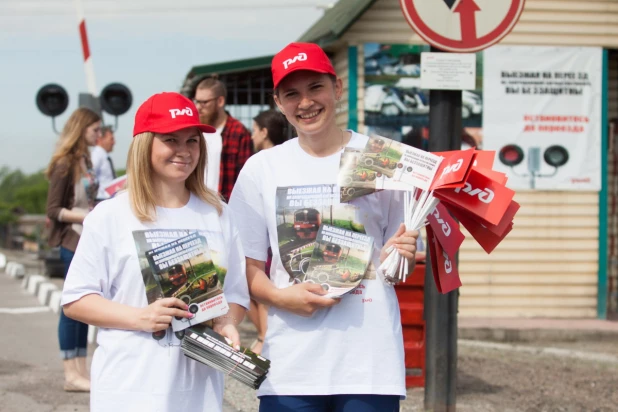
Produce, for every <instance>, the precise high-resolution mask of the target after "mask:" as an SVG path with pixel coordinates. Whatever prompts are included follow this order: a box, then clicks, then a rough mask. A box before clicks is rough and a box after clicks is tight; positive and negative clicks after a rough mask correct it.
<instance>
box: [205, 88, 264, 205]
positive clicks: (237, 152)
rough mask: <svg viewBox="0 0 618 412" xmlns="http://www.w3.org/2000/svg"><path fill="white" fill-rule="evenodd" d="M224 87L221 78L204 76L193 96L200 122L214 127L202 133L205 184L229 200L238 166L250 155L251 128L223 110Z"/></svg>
mask: <svg viewBox="0 0 618 412" xmlns="http://www.w3.org/2000/svg"><path fill="white" fill-rule="evenodd" d="M226 96H227V90H226V88H225V85H224V84H223V82H222V81H220V80H218V79H216V78H207V79H204V80H202V81H201V82H199V83H198V85H197V88H196V90H195V98H194V99H193V101H194V103H195V106H196V107H197V110H198V112H199V115H200V122H201V123H202V124H208V125H211V126H213V127H214V128H215V129H217V133H204V138H205V139H206V145H207V151H208V166H207V167H206V169H207V170H205V171H204V172H205V174H206V176H205V181H206V185H207V186H208V187H209V188H210V189H213V190H216V191H218V192H219V193H221V195H222V196H223V198H224V199H225V200H226V201H228V200H229V198H230V195H231V194H232V189H233V188H234V183H236V179H237V178H238V174H239V173H240V169H242V167H243V165H244V164H245V162H246V161H247V159H248V158H249V156H251V147H252V145H251V132H249V130H247V128H246V127H245V126H243V124H242V123H241V122H240V121H238V120H237V119H235V118H233V117H232V116H230V114H229V113H228V112H227V111H226V110H225V98H226Z"/></svg>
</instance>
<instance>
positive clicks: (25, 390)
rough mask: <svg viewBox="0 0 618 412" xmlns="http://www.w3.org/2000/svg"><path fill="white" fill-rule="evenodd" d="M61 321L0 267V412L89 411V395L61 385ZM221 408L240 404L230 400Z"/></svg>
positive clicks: (230, 410)
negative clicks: (72, 390) (233, 403)
mask: <svg viewBox="0 0 618 412" xmlns="http://www.w3.org/2000/svg"><path fill="white" fill-rule="evenodd" d="M24 312H26V313H24ZM27 312H31V313H27ZM57 325H58V316H57V315H56V314H55V313H53V312H51V311H49V310H48V309H47V308H46V307H42V306H41V305H39V303H38V301H37V299H36V298H35V297H34V296H31V295H28V294H27V293H26V292H25V291H24V290H23V289H21V284H20V282H19V281H17V280H16V279H12V278H10V277H8V276H6V275H4V274H3V273H1V272H0V328H1V332H0V348H1V350H0V412H30V411H36V412H69V411H70V412H87V411H88V410H89V407H88V404H89V395H88V394H84V393H67V392H64V390H63V383H64V376H63V372H62V362H61V360H60V357H59V354H58V341H57ZM93 350H94V349H93V348H91V349H90V353H92V352H93ZM223 410H224V412H232V411H236V410H237V409H236V408H232V407H231V406H230V404H229V403H227V402H226V403H225V405H224V409H223Z"/></svg>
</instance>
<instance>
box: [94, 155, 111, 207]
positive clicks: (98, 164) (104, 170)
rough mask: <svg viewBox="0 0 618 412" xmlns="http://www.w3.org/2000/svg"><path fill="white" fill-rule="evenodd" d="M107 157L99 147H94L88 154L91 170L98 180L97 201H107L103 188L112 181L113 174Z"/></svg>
mask: <svg viewBox="0 0 618 412" xmlns="http://www.w3.org/2000/svg"><path fill="white" fill-rule="evenodd" d="M108 156H109V154H108V153H107V152H106V151H105V149H103V148H102V147H101V146H94V147H93V148H92V152H91V153H90V160H91V161H92V168H93V169H94V173H95V174H96V175H97V179H98V180H99V191H98V192H97V199H107V198H108V197H109V195H108V194H107V192H106V191H105V187H106V186H107V185H108V184H109V183H110V182H111V181H112V180H114V172H113V171H112V165H111V163H110V162H109V159H108Z"/></svg>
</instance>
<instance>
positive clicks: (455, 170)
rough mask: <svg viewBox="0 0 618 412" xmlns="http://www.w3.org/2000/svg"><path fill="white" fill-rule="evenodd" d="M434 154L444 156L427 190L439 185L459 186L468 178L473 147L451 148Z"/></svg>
mask: <svg viewBox="0 0 618 412" xmlns="http://www.w3.org/2000/svg"><path fill="white" fill-rule="evenodd" d="M434 154H436V155H439V156H442V157H444V160H442V163H440V166H439V167H438V170H437V171H436V179H435V180H434V181H433V183H432V184H431V186H430V188H429V190H434V189H436V188H439V187H461V186H463V185H464V183H465V181H466V180H467V179H468V174H469V173H470V166H471V165H472V159H473V157H474V148H472V149H468V150H452V151H449V152H436V153H434Z"/></svg>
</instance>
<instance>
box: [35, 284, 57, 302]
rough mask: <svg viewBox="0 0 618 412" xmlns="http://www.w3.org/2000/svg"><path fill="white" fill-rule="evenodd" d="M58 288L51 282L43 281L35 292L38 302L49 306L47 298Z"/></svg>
mask: <svg viewBox="0 0 618 412" xmlns="http://www.w3.org/2000/svg"><path fill="white" fill-rule="evenodd" d="M55 290H58V287H57V286H56V285H54V284H53V283H49V282H43V283H41V284H40V285H39V291H38V292H37V294H36V297H37V299H38V300H39V303H40V304H41V305H43V306H49V300H50V299H49V298H50V295H51V293H52V292H53V291H55Z"/></svg>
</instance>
